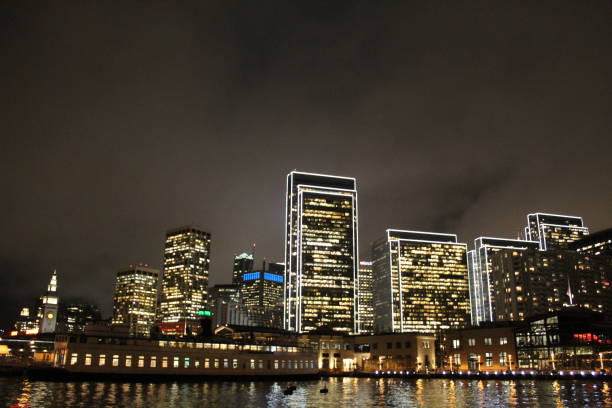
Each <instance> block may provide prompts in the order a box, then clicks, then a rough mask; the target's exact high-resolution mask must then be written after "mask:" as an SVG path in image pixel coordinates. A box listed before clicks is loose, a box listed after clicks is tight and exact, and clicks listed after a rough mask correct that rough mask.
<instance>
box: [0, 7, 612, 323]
mask: <svg viewBox="0 0 612 408" xmlns="http://www.w3.org/2000/svg"><path fill="white" fill-rule="evenodd" d="M611 17H612V6H611V5H610V3H609V2H589V3H576V2H567V3H566V2H554V3H550V4H545V3H537V4H529V5H525V4H517V3H492V2H485V1H483V2H481V3H478V2H477V3H474V2H471V3H470V4H469V5H467V6H466V5H458V4H456V3H455V2H448V3H443V2H440V3H439V2H435V3H434V2H424V3H423V4H417V3H415V2H410V3H409V4H405V3H402V2H361V1H357V2H354V1H353V2H344V1H316V2H313V1H309V2H301V1H300V2H283V1H278V2H277V1H271V2H238V1H229V2H228V1H223V2H215V1H207V2H183V3H181V4H180V5H176V4H170V3H167V2H160V3H157V2H133V3H130V4H126V2H112V1H106V2H98V3H93V2H87V3H79V2H71V3H68V2H67V3H63V4H60V2H54V3H42V4H40V5H33V4H32V3H27V4H25V3H23V4H22V3H14V4H10V5H5V7H4V8H3V11H2V13H0V47H1V49H2V50H3V63H2V64H0V89H2V90H3V91H2V93H1V95H2V96H1V101H2V110H0V112H1V113H0V117H1V119H2V121H1V123H2V127H1V129H2V135H3V136H2V148H1V149H0V172H1V173H0V174H1V176H0V188H1V191H2V193H3V194H2V200H1V201H0V214H1V215H2V225H3V232H4V233H3V234H2V236H1V238H0V248H1V249H0V266H1V267H2V273H1V274H0V276H1V279H2V280H1V281H0V283H1V286H0V287H1V288H2V289H1V291H0V310H2V313H1V315H2V316H1V321H0V324H2V325H6V324H8V323H9V322H10V321H12V319H13V316H14V315H15V313H16V312H17V309H18V307H19V306H20V305H21V304H22V303H24V302H26V301H27V300H28V299H31V298H33V297H36V296H38V295H39V294H40V292H41V291H42V290H43V289H44V287H45V285H46V281H47V279H48V277H49V275H50V273H51V271H52V270H53V269H54V268H57V269H58V272H59V279H60V288H61V294H62V296H79V297H90V298H91V299H92V301H95V302H98V303H99V304H101V305H102V306H103V307H104V310H105V311H106V312H107V313H108V312H109V310H110V308H109V306H110V304H111V302H112V290H113V279H114V278H113V274H114V272H115V270H116V269H117V268H119V267H122V266H125V265H126V264H129V263H133V262H138V261H144V262H148V263H150V264H152V265H154V266H157V267H159V266H160V265H161V258H162V244H163V238H164V232H165V230H167V229H169V228H172V227H175V226H179V225H182V224H186V223H195V224H197V225H200V226H201V227H202V228H204V229H207V230H209V231H211V232H212V236H213V244H212V266H211V268H212V271H211V280H212V282H213V283H214V282H223V281H227V280H229V277H230V270H231V258H232V255H233V254H234V253H235V252H239V251H243V250H246V249H248V248H249V247H250V245H251V243H252V242H257V254H258V256H261V257H263V256H265V257H267V258H268V259H272V260H280V259H282V256H283V253H282V241H283V224H282V222H283V215H284V199H283V196H284V188H285V175H286V173H287V172H288V171H290V170H292V169H299V170H306V171H316V172H322V173H332V174H339V175H349V176H355V177H357V180H358V187H359V198H360V201H359V205H360V236H361V249H360V251H361V254H363V255H364V256H365V255H366V254H367V253H368V252H369V250H368V243H369V242H371V241H372V240H374V239H376V238H377V237H378V236H380V235H381V234H382V233H383V231H384V229H385V228H411V229H424V230H436V231H437V230H440V231H443V232H456V233H458V234H459V237H460V239H461V240H462V241H464V242H471V240H472V239H473V238H474V237H476V236H478V235H485V234H486V235H497V236H508V237H515V236H516V233H517V232H518V231H519V230H520V229H521V228H522V226H523V224H524V223H525V215H526V214H527V213H528V212H532V211H538V210H540V211H549V212H561V213H571V214H578V215H582V216H584V217H585V221H586V223H587V224H588V225H589V226H590V227H591V228H592V229H593V230H598V229H603V228H606V227H609V226H610V224H611V221H612V219H611V218H612V217H611V212H610V209H611V205H610V204H611V203H612V184H611V181H610V180H611V178H610V174H611V173H612V165H611V161H610V153H611V149H610V140H611V139H610V135H611V134H612V116H611V115H610V108H611V107H612V92H610V90H611V89H612V77H611V76H610V72H612V54H611V53H610V50H609V44H610V41H611V40H612V25H610V24H609V23H610V21H611Z"/></svg>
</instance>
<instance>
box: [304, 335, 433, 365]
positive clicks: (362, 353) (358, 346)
mask: <svg viewBox="0 0 612 408" xmlns="http://www.w3.org/2000/svg"><path fill="white" fill-rule="evenodd" d="M301 341H302V344H304V345H308V346H310V347H311V348H312V349H314V351H316V352H317V353H318V364H319V369H320V370H322V371H328V372H333V373H346V372H355V371H359V372H374V371H376V370H412V371H424V370H430V369H434V368H435V367H436V355H435V337H434V336H429V335H423V334H418V333H390V334H376V335H342V334H339V333H337V332H332V331H327V332H326V331H323V330H317V331H314V332H311V333H308V334H304V335H302V339H301Z"/></svg>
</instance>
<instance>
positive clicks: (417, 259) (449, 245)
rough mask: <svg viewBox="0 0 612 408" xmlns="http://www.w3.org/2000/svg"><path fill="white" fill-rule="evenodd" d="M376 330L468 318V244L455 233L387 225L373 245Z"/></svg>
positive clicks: (425, 329)
mask: <svg viewBox="0 0 612 408" xmlns="http://www.w3.org/2000/svg"><path fill="white" fill-rule="evenodd" d="M372 260H373V263H374V264H373V270H374V330H375V332H378V333H381V332H417V333H440V332H441V331H442V330H445V329H455V328H461V327H464V326H466V325H467V324H469V320H470V318H469V314H470V304H469V293H468V272H467V263H466V244H462V243H458V242H457V236H456V235H454V234H439V233H430V232H418V231H402V230H387V234H386V236H385V237H383V238H381V239H379V240H378V241H376V242H375V243H374V246H373V248H372Z"/></svg>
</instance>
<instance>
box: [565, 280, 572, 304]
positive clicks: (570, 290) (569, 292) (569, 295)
mask: <svg viewBox="0 0 612 408" xmlns="http://www.w3.org/2000/svg"><path fill="white" fill-rule="evenodd" d="M566 295H567V296H568V297H569V301H570V306H573V305H574V295H572V287H571V286H570V279H569V273H568V274H567V293H566Z"/></svg>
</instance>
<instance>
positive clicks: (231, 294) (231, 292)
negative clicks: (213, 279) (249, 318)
mask: <svg viewBox="0 0 612 408" xmlns="http://www.w3.org/2000/svg"><path fill="white" fill-rule="evenodd" d="M220 301H225V302H239V301H240V287H239V286H238V285H237V284H233V283H231V284H220V285H214V286H212V287H211V288H209V290H208V305H207V307H208V310H214V309H215V306H216V305H217V303H218V302H220Z"/></svg>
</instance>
